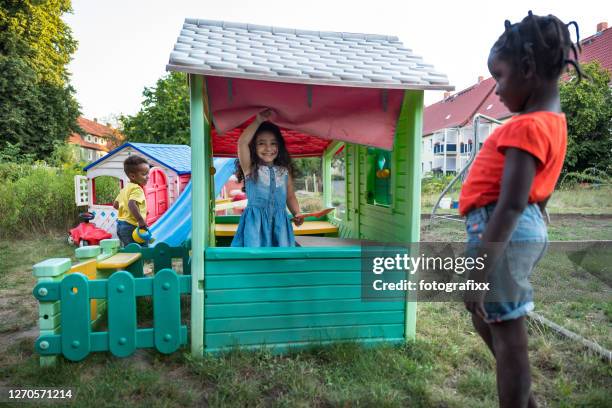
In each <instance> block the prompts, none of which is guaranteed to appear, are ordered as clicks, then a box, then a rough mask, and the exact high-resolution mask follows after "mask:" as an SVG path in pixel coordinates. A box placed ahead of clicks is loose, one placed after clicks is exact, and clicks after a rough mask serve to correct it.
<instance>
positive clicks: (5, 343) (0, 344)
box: [0, 326, 40, 354]
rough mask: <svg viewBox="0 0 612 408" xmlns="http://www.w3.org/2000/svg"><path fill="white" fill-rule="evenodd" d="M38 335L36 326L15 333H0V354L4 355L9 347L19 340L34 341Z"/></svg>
mask: <svg viewBox="0 0 612 408" xmlns="http://www.w3.org/2000/svg"><path fill="white" fill-rule="evenodd" d="M39 333H40V332H39V330H38V327H36V326H31V327H28V328H27V329H24V330H20V331H15V332H4V333H0V354H3V353H5V352H6V350H7V349H8V348H9V347H11V346H12V345H13V344H15V343H17V342H19V341H21V340H24V339H29V340H32V341H34V340H36V339H37V338H38V335H39Z"/></svg>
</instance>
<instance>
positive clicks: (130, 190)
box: [113, 156, 150, 246]
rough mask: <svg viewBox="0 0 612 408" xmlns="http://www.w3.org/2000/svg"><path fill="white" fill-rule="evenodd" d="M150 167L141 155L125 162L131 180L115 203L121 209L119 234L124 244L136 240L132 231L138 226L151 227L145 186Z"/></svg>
mask: <svg viewBox="0 0 612 408" xmlns="http://www.w3.org/2000/svg"><path fill="white" fill-rule="evenodd" d="M149 169H150V165H149V163H148V162H147V161H146V160H145V159H144V158H142V157H140V156H130V157H128V158H127V159H125V161H124V162H123V171H125V174H126V175H127V176H128V178H129V179H130V182H129V183H128V184H127V185H126V186H125V187H124V188H123V189H122V190H121V191H120V192H119V195H118V196H117V198H115V201H114V203H113V206H114V207H115V208H116V209H117V210H119V215H118V217H117V236H118V237H119V240H120V241H121V245H122V246H126V245H128V244H131V243H132V242H134V240H133V239H132V232H133V231H134V229H135V228H136V227H140V228H144V229H148V228H149V226H148V225H147V222H146V219H147V200H146V197H145V193H144V186H145V185H146V184H147V181H148V180H149ZM145 245H146V244H145Z"/></svg>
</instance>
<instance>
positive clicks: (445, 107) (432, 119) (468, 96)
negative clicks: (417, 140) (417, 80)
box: [423, 78, 495, 135]
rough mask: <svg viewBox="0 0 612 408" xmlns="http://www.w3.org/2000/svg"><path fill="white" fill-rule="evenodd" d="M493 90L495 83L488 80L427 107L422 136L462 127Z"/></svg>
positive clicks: (490, 79) (491, 79)
mask: <svg viewBox="0 0 612 408" xmlns="http://www.w3.org/2000/svg"><path fill="white" fill-rule="evenodd" d="M494 89H495V81H494V80H493V78H489V79H486V80H484V81H481V82H479V83H477V84H476V85H472V86H471V87H469V88H467V89H464V90H463V91H459V92H457V93H456V94H454V95H452V96H449V97H448V98H445V99H443V100H441V101H440V102H436V103H434V104H433V105H429V106H428V107H426V108H425V112H424V121H423V134H424V135H430V134H432V133H434V132H435V131H436V130H439V129H444V128H449V127H455V126H464V125H465V124H466V123H467V122H468V120H470V119H471V118H472V116H474V114H475V113H476V111H477V110H478V108H479V107H480V105H482V101H483V100H484V99H486V98H487V97H488V96H489V95H490V94H491V93H493V90H494Z"/></svg>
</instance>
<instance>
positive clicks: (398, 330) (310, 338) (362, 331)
mask: <svg viewBox="0 0 612 408" xmlns="http://www.w3.org/2000/svg"><path fill="white" fill-rule="evenodd" d="M403 333H404V324H403V322H402V323H401V324H393V325H380V326H353V327H346V326H340V327H315V328H301V329H280V330H261V331H242V332H233V333H218V334H209V333H206V336H205V343H206V348H207V349H208V348H211V349H222V348H227V349H230V348H233V347H241V346H245V345H246V346H248V345H256V346H271V345H274V344H277V343H283V344H291V343H302V342H310V343H312V344H318V343H320V342H324V341H332V340H335V341H356V342H359V341H360V340H363V339H371V338H379V339H381V340H383V339H386V338H389V339H397V338H401V337H403Z"/></svg>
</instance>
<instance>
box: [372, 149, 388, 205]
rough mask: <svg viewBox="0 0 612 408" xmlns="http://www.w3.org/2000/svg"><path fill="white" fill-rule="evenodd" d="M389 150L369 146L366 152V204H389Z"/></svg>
mask: <svg viewBox="0 0 612 408" xmlns="http://www.w3.org/2000/svg"><path fill="white" fill-rule="evenodd" d="M391 170H392V169H391V152H389V151H387V150H382V149H376V148H369V149H368V152H367V167H366V172H367V178H368V183H367V192H368V193H367V198H368V204H374V205H380V206H383V207H388V206H390V205H391Z"/></svg>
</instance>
